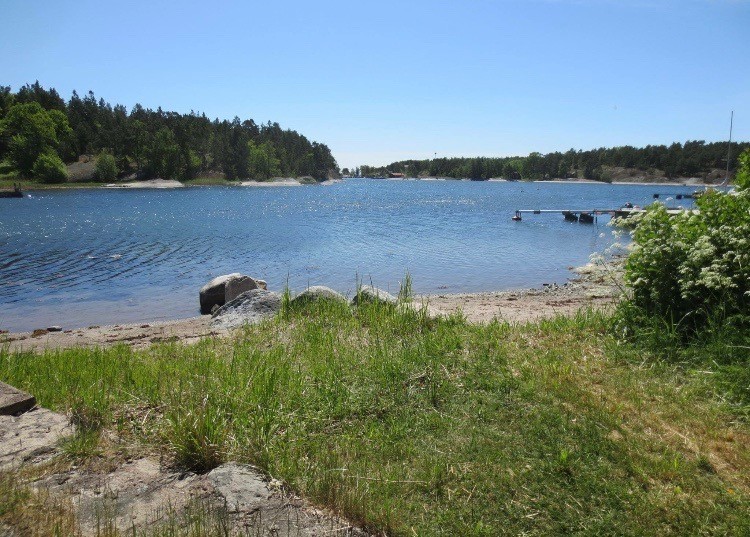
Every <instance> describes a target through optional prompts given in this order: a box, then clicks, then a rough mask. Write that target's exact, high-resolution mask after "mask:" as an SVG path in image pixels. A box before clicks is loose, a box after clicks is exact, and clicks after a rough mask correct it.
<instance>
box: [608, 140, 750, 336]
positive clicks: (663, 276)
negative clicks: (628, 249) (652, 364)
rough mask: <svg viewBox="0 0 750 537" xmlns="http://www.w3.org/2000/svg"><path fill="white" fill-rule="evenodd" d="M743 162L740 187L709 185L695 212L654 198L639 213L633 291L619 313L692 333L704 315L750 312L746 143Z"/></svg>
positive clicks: (631, 265)
mask: <svg viewBox="0 0 750 537" xmlns="http://www.w3.org/2000/svg"><path fill="white" fill-rule="evenodd" d="M740 162H741V168H740V170H739V172H738V174H737V190H736V192H733V193H731V194H727V193H722V192H707V193H706V194H704V195H703V196H701V197H700V198H699V199H698V200H697V201H696V205H697V207H698V209H699V212H698V213H693V214H689V213H684V214H681V215H678V216H669V215H668V214H667V210H666V208H665V207H664V206H663V205H661V204H654V205H653V206H652V207H650V208H649V209H648V211H647V212H646V214H645V215H644V216H643V217H642V218H641V219H640V221H639V223H638V225H637V227H636V229H635V231H634V232H633V239H634V242H635V249H634V250H633V252H632V253H631V254H630V256H629V257H628V260H627V262H626V265H625V281H626V283H627V284H628V286H629V287H630V288H631V290H632V297H631V299H630V301H629V303H628V304H626V305H624V306H623V307H622V308H621V309H620V313H621V317H620V320H621V321H622V320H623V314H624V313H625V312H627V315H625V316H626V317H627V318H628V319H629V320H628V322H629V323H631V324H632V321H633V319H634V318H635V317H638V316H641V317H642V318H651V319H653V318H656V319H659V320H661V321H667V322H669V323H671V324H673V325H674V326H675V327H676V330H677V332H678V333H679V334H680V335H682V336H684V335H688V336H689V335H693V334H695V333H697V332H700V331H701V330H702V329H703V328H704V327H705V326H706V324H707V323H713V326H714V327H715V326H716V324H715V323H716V322H717V321H718V322H724V321H727V320H730V321H732V322H733V323H736V322H739V323H740V324H745V323H747V322H748V320H750V315H748V314H750V309H749V308H750V188H748V186H750V152H749V151H746V152H745V153H744V154H743V155H742V157H741V159H740ZM634 314H635V317H634Z"/></svg>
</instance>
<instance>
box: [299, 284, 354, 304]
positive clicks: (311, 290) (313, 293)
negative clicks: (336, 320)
mask: <svg viewBox="0 0 750 537" xmlns="http://www.w3.org/2000/svg"><path fill="white" fill-rule="evenodd" d="M321 300H331V301H334V302H346V297H345V296H344V295H342V294H341V293H339V292H338V291H334V290H333V289H331V288H330V287H325V286H323V285H313V286H312V287H308V288H307V289H305V290H304V291H302V292H301V293H300V294H298V295H297V296H295V297H294V298H293V299H292V305H295V306H296V305H300V304H308V303H310V302H318V301H321Z"/></svg>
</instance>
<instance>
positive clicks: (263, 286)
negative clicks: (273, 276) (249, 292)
mask: <svg viewBox="0 0 750 537" xmlns="http://www.w3.org/2000/svg"><path fill="white" fill-rule="evenodd" d="M255 283H257V284H258V289H268V284H266V280H255Z"/></svg>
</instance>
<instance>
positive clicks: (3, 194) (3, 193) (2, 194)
mask: <svg viewBox="0 0 750 537" xmlns="http://www.w3.org/2000/svg"><path fill="white" fill-rule="evenodd" d="M22 197H23V192H22V191H21V187H20V186H18V185H16V184H14V185H13V190H0V198H22Z"/></svg>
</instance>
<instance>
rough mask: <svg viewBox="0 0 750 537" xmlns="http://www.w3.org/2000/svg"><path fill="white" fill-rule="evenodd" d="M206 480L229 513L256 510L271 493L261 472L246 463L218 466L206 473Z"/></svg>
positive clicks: (266, 500)
mask: <svg viewBox="0 0 750 537" xmlns="http://www.w3.org/2000/svg"><path fill="white" fill-rule="evenodd" d="M208 481H209V482H210V483H211V485H213V488H214V490H215V491H216V492H217V493H218V494H219V495H221V497H222V498H223V499H224V503H225V505H226V506H227V509H228V510H229V512H230V513H237V512H250V513H252V512H254V511H257V510H258V509H260V508H262V507H263V506H264V504H265V503H266V502H268V500H269V499H270V498H271V496H272V495H273V493H272V492H271V490H270V489H269V488H268V484H267V483H266V480H265V479H264V476H263V474H261V473H260V472H258V471H257V470H256V469H255V468H253V467H252V466H249V465H246V464H234V463H229V464H224V465H222V466H219V467H218V468H215V469H213V470H211V472H210V473H209V474H208Z"/></svg>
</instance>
